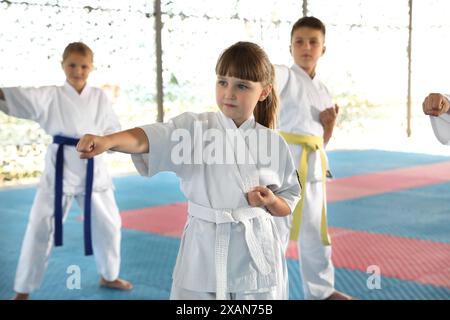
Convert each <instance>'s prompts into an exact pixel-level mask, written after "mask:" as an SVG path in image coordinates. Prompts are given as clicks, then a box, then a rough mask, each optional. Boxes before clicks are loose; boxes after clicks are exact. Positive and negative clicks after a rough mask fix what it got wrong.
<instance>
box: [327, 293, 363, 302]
mask: <svg viewBox="0 0 450 320" xmlns="http://www.w3.org/2000/svg"><path fill="white" fill-rule="evenodd" d="M325 300H356V299H355V298H353V297H351V296H349V295H348V294H345V293H343V292H340V291H334V292H333V293H332V294H331V295H330V296H329V297H328V298H326V299H325Z"/></svg>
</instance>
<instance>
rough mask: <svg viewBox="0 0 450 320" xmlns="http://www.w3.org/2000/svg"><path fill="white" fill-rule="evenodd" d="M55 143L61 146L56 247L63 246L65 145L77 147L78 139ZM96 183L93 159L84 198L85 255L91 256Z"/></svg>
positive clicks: (57, 173) (57, 167) (56, 138)
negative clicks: (92, 212) (94, 184)
mask: <svg viewBox="0 0 450 320" xmlns="http://www.w3.org/2000/svg"><path fill="white" fill-rule="evenodd" d="M53 143H56V144H59V146H58V151H57V152H56V165H55V170H56V171H55V246H56V247H58V246H62V244H63V223H62V218H63V209H62V197H63V171H64V145H68V146H76V145H77V143H78V139H74V138H68V137H64V136H59V135H57V136H54V137H53ZM93 182H94V159H93V158H91V159H89V160H88V163H87V173H86V190H85V196H84V253H85V255H87V256H89V255H91V254H92V236H91V196H92V185H93Z"/></svg>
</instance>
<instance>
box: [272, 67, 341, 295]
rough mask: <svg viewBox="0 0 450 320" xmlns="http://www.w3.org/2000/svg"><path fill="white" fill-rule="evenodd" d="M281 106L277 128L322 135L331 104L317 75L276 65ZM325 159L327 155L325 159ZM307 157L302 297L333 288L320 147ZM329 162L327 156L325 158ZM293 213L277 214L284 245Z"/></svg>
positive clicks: (295, 148) (298, 149)
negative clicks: (324, 236) (324, 225)
mask: <svg viewBox="0 0 450 320" xmlns="http://www.w3.org/2000/svg"><path fill="white" fill-rule="evenodd" d="M275 72H276V79H277V84H278V93H279V95H280V100H281V107H280V111H279V117H278V121H279V123H278V129H279V130H280V131H282V132H288V133H294V134H299V135H307V136H320V137H322V136H323V133H324V131H323V127H322V124H321V123H320V119H319V114H320V112H321V111H323V110H325V109H327V108H330V107H333V106H334V105H333V102H332V97H331V95H330V93H329V92H328V90H327V88H326V87H325V85H324V84H323V83H322V82H320V81H319V80H318V79H317V77H314V79H311V77H310V76H309V75H308V74H307V73H306V72H305V71H304V70H303V69H302V68H301V67H299V66H298V65H296V64H294V65H293V66H292V67H290V68H288V67H286V66H281V65H276V66H275ZM289 148H290V151H291V153H292V157H293V159H294V163H295V165H296V167H298V165H299V162H300V156H301V153H302V146H301V145H296V144H289ZM326 160H327V159H326ZM307 161H308V176H307V178H306V181H307V182H306V186H302V188H305V193H304V194H305V199H304V207H303V211H302V220H301V226H300V236H299V239H298V241H297V242H298V251H299V268H300V276H301V278H302V283H303V291H304V296H305V299H324V298H327V297H328V296H330V295H331V294H332V293H333V291H334V267H333V264H332V261H331V246H324V245H323V243H322V240H321V237H320V225H321V217H322V205H323V189H322V183H326V182H325V181H322V179H323V178H322V161H321V158H320V153H319V151H316V152H312V153H311V154H310V156H309V159H308V160H307ZM327 162H328V160H327ZM291 218H292V217H289V218H281V219H280V218H277V219H276V222H277V224H278V225H279V229H280V230H285V231H284V232H282V233H283V235H284V237H283V238H284V241H285V247H286V248H287V245H288V241H289V229H290V225H291V222H292V219H291Z"/></svg>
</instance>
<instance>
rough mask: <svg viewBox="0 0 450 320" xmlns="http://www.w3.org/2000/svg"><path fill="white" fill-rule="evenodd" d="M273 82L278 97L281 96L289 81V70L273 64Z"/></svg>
mask: <svg viewBox="0 0 450 320" xmlns="http://www.w3.org/2000/svg"><path fill="white" fill-rule="evenodd" d="M274 68H275V80H276V83H277V92H278V95H280V94H281V92H282V91H283V89H284V88H285V87H286V84H287V82H288V80H289V68H288V67H286V66H283V65H279V64H275V65H274Z"/></svg>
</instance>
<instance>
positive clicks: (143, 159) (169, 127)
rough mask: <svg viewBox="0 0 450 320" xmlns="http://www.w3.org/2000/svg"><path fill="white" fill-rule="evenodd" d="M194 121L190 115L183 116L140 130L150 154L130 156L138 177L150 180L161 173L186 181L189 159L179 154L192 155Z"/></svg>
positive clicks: (143, 127) (184, 114)
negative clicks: (147, 144)
mask: <svg viewBox="0 0 450 320" xmlns="http://www.w3.org/2000/svg"><path fill="white" fill-rule="evenodd" d="M194 120H195V117H193V116H192V115H191V114H189V113H183V114H181V115H179V116H177V117H175V118H173V119H172V120H170V121H169V122H168V123H154V124H150V125H146V126H142V127H141V129H142V130H144V132H145V134H146V135H147V139H148V142H149V152H148V153H146V154H133V155H131V159H132V160H133V163H134V165H135V167H136V169H137V170H138V172H139V174H141V175H143V176H153V175H155V174H156V173H158V172H161V171H172V172H175V173H176V174H177V176H179V177H180V178H185V177H186V175H187V173H188V171H189V169H190V164H191V163H190V162H189V159H190V158H189V157H188V158H186V157H180V153H182V154H183V155H188V156H190V155H191V154H192V150H193V146H192V137H193V132H192V131H193V130H192V128H193V125H194ZM186 159H187V161H185V160H186Z"/></svg>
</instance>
